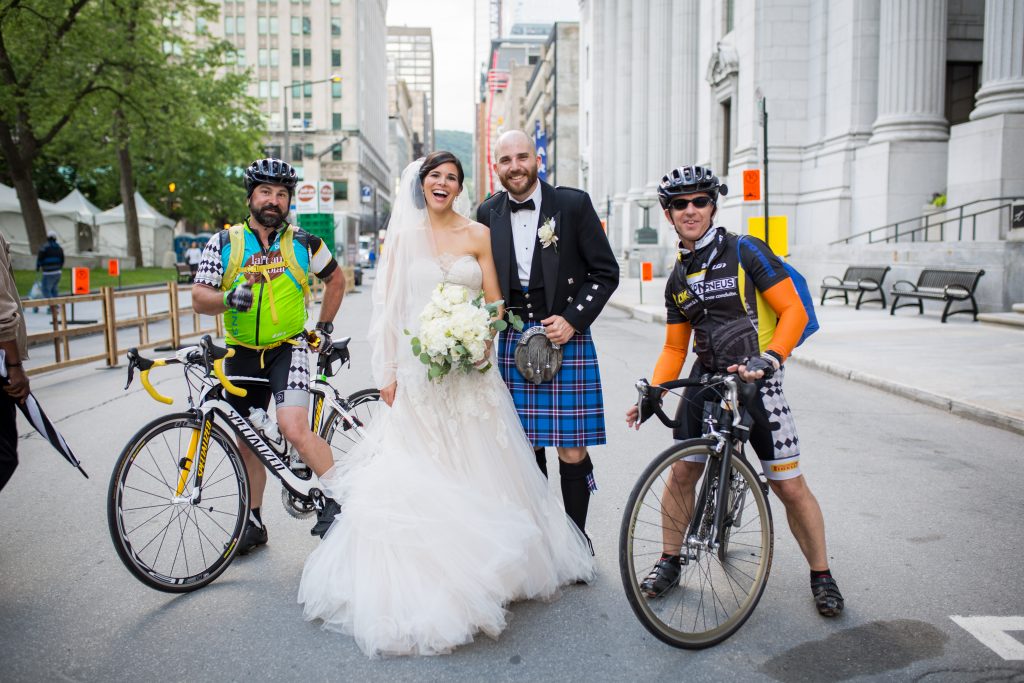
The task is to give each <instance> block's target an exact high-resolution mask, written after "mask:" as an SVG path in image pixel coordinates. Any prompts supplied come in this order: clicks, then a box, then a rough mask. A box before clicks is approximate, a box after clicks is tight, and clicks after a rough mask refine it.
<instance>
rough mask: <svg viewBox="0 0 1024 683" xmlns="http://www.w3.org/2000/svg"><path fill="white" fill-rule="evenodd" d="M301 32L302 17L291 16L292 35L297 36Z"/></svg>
mask: <svg viewBox="0 0 1024 683" xmlns="http://www.w3.org/2000/svg"><path fill="white" fill-rule="evenodd" d="M300 33H302V17H292V35H293V36H297V35H299V34H300Z"/></svg>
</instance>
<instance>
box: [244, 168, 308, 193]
mask: <svg viewBox="0 0 1024 683" xmlns="http://www.w3.org/2000/svg"><path fill="white" fill-rule="evenodd" d="M298 182H299V177H298V176H297V175H296V174H295V169H294V168H292V166H291V164H289V163H287V162H285V161H281V160H280V159H258V160H256V161H254V162H252V164H250V165H249V168H247V169H245V196H246V197H251V196H252V192H253V190H255V189H256V186H257V185H284V186H285V187H286V188H288V193H289V194H291V193H292V192H294V191H295V184H296V183H298Z"/></svg>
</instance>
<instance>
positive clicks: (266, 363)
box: [224, 339, 310, 415]
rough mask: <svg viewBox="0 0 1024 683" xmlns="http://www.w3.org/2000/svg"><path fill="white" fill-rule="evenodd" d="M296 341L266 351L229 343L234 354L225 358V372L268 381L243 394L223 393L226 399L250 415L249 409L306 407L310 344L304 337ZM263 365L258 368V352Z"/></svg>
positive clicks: (307, 403) (241, 411)
mask: <svg viewBox="0 0 1024 683" xmlns="http://www.w3.org/2000/svg"><path fill="white" fill-rule="evenodd" d="M296 341H297V342H298V343H297V344H281V345H280V346H275V347H274V348H272V349H267V350H266V351H257V350H256V349H249V348H246V347H244V346H230V347H229V348H232V349H234V350H235V355H234V356H232V357H231V358H228V359H226V360H225V361H224V372H225V373H227V374H228V375H231V376H235V377H259V378H263V379H267V380H269V381H270V386H269V387H263V386H259V387H256V386H247V387H246V391H247V392H248V395H246V396H234V395H232V394H226V395H225V400H227V402H228V403H230V404H231V405H232V406H234V408H235V410H237V411H239V412H240V413H241V414H242V415H248V414H249V408H263V409H264V410H266V409H267V408H268V407H269V406H270V397H271V396H273V397H274V404H275V405H276V406H277V407H278V408H280V407H282V406H296V407H300V408H307V407H308V406H309V355H310V351H309V345H307V344H306V340H305V339H296ZM261 354H262V356H263V363H262V364H263V367H260V355H261Z"/></svg>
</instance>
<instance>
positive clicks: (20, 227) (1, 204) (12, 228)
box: [0, 184, 78, 254]
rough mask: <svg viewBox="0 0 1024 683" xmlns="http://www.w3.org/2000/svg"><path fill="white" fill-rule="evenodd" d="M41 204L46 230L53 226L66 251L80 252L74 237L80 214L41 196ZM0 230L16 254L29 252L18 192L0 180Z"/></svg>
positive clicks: (67, 252)
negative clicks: (0, 182)
mask: <svg viewBox="0 0 1024 683" xmlns="http://www.w3.org/2000/svg"><path fill="white" fill-rule="evenodd" d="M39 208H40V209H41V210H42V212H43V221H44V222H45V223H46V229H47V231H50V230H54V231H56V232H57V234H58V235H59V238H58V240H57V241H58V242H59V243H60V246H61V247H63V248H64V253H66V254H76V253H78V247H77V241H76V239H75V237H76V234H77V230H78V226H77V225H76V222H75V221H76V218H77V214H76V213H75V212H74V211H70V210H68V209H65V208H62V207H59V206H57V205H56V204H52V203H50V202H48V201H45V200H42V199H40V200H39ZM0 231H2V232H3V233H4V237H6V238H7V241H8V242H10V243H11V250H12V251H13V252H15V253H17V254H30V253H32V252H31V249H29V244H28V231H26V230H25V221H24V219H23V218H22V216H21V204H20V203H18V193H17V191H15V189H14V188H13V187H8V186H7V185H3V184H0Z"/></svg>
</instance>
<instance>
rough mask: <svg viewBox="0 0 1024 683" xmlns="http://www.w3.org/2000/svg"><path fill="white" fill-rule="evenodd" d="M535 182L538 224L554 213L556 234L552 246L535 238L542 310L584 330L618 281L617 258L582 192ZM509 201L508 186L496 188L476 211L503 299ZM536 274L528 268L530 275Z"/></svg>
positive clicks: (511, 275)
mask: <svg viewBox="0 0 1024 683" xmlns="http://www.w3.org/2000/svg"><path fill="white" fill-rule="evenodd" d="M540 186H541V202H540V219H539V220H538V221H537V227H538V228H540V226H541V225H543V224H544V221H546V220H547V219H548V218H553V219H554V221H555V234H556V235H557V236H558V242H557V243H556V244H557V251H556V250H555V248H554V247H553V246H552V247H547V248H543V247H542V245H541V244H540V241H539V239H538V243H537V245H536V247H535V250H536V251H539V252H540V263H541V270H542V273H543V282H544V298H545V303H546V304H547V310H548V311H549V312H550V313H552V314H555V315H561V316H562V317H563V318H565V319H566V320H567V321H568V322H569V324H570V325H572V326H573V327H574V328H575V329H576V331H577V332H583V331H584V330H586V329H587V328H589V327H590V326H591V324H593V322H594V320H596V319H597V316H598V314H599V313H600V312H601V309H603V308H604V305H605V304H606V303H608V299H609V297H611V295H612V292H614V291H615V288H616V287H618V285H619V264H618V262H616V260H615V255H614V254H613V253H612V248H611V245H610V244H608V236H607V235H606V234H605V232H604V229H603V228H602V227H601V220H600V219H599V218H598V217H597V212H596V211H594V205H593V204H592V203H591V201H590V196H589V195H588V194H587V193H586V192H584V191H582V190H577V189H574V188H570V187H552V186H551V185H548V184H547V183H545V182H544V181H540ZM508 202H509V196H508V192H504V191H503V192H499V193H497V194H495V195H494V196H492V197H490V198H489V199H487V201H485V202H483V203H482V204H481V205H480V206H479V208H477V211H476V219H477V220H478V221H479V222H481V223H483V224H484V225H486V226H487V227H489V228H490V229H491V251H492V252H493V254H494V265H495V268H496V270H497V271H498V281H499V282H500V284H501V295H502V297H503V298H504V299H505V301H508V300H509V296H510V292H511V290H512V287H513V284H514V280H515V278H516V273H517V268H516V261H515V257H514V255H513V253H512V215H511V213H510V212H509V206H508ZM534 263H535V264H536V263H537V259H536V258H535V259H534ZM535 275H536V274H534V273H531V279H533V278H534V277H535ZM516 288H517V289H518V284H516Z"/></svg>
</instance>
